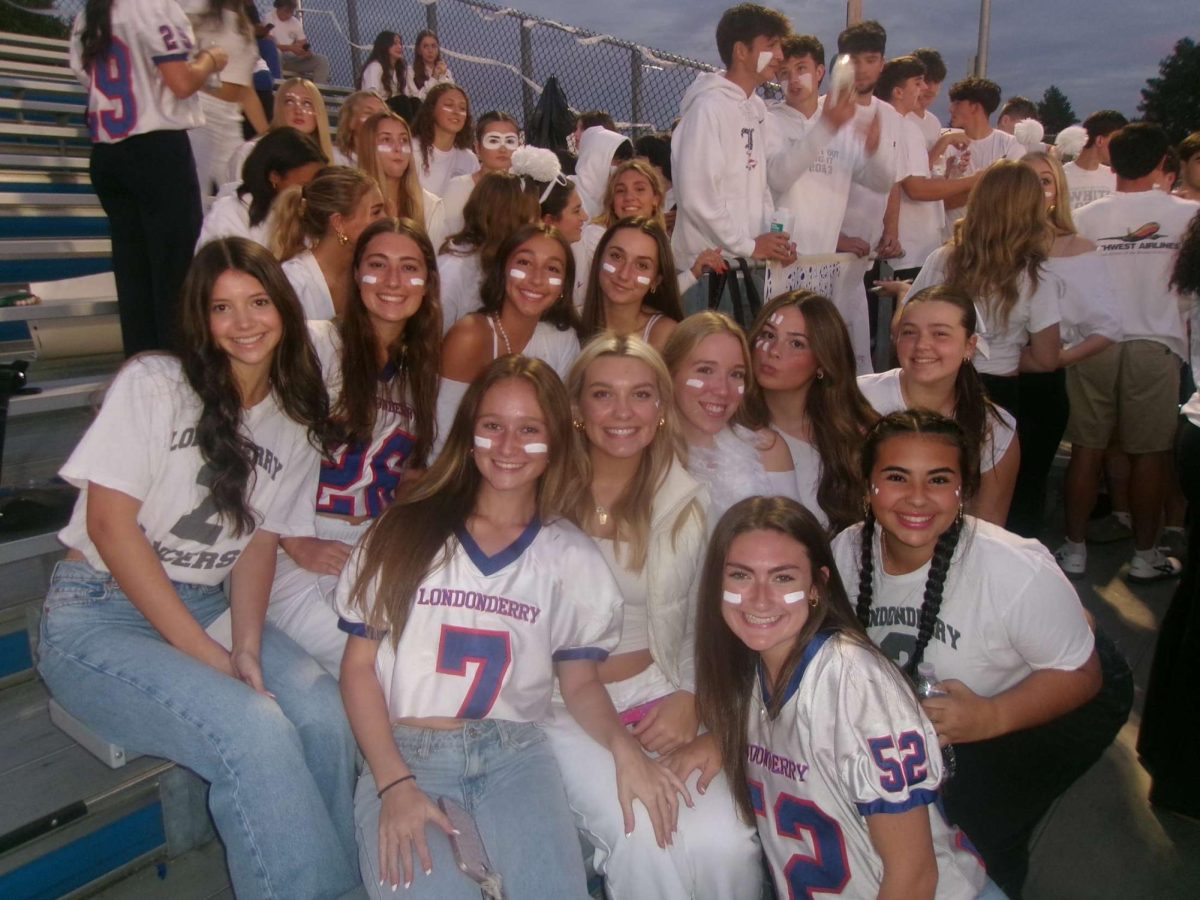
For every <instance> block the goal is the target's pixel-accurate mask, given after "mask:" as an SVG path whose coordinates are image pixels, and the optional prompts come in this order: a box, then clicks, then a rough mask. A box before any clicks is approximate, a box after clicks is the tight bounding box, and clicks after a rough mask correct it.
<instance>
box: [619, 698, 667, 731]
mask: <svg viewBox="0 0 1200 900" xmlns="http://www.w3.org/2000/svg"><path fill="white" fill-rule="evenodd" d="M665 699H666V698H665V697H658V698H657V699H655V700H650V701H648V702H646V703H643V704H641V705H640V706H633V707H630V708H629V709H627V710H625V712H623V713H621V714H620V716H618V718H619V719H620V720H621V724H622V725H624V726H625V727H626V728H632V727H633V726H634V725H636V724H637V723H638V722H640V721H642V719H644V718H646V716H647V715H649V714H650V710H652V709H654V707H656V706H658V704H660V703H662V702H663V700H665Z"/></svg>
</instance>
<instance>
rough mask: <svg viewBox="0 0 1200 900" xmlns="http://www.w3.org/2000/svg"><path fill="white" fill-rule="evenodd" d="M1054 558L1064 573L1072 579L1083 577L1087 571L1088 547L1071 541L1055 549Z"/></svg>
mask: <svg viewBox="0 0 1200 900" xmlns="http://www.w3.org/2000/svg"><path fill="white" fill-rule="evenodd" d="M1054 559H1055V561H1056V562H1057V563H1058V567H1059V568H1060V569H1062V570H1063V574H1065V575H1066V576H1067V577H1068V578H1070V579H1071V580H1072V581H1074V580H1075V579H1077V578H1082V577H1083V576H1084V573H1085V572H1086V571H1087V548H1086V547H1083V546H1079V545H1076V544H1072V543H1071V542H1070V541H1067V542H1065V543H1064V544H1063V545H1062V546H1061V547H1059V548H1058V549H1057V550H1055V551H1054Z"/></svg>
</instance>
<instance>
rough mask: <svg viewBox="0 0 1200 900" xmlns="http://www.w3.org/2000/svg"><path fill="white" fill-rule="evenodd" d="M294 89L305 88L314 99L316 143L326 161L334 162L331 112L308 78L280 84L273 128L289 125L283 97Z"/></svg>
mask: <svg viewBox="0 0 1200 900" xmlns="http://www.w3.org/2000/svg"><path fill="white" fill-rule="evenodd" d="M293 88H304V90H305V91H306V92H307V93H308V95H309V96H310V97H312V102H313V113H314V114H315V116H316V119H317V134H316V141H317V144H318V145H319V146H320V147H321V152H322V153H324V154H325V161H326V162H332V161H333V140H332V139H331V138H330V136H329V111H328V110H327V109H325V98H324V97H322V96H321V92H320V90H318V89H317V86H316V85H315V84H313V83H312V82H311V81H309V80H308V79H307V78H289V79H287V80H286V81H281V82H279V87H278V88H276V89H275V115H274V116H272V117H271V127H272V128H278V127H279V126H281V125H287V119H286V118H285V116H286V112H287V105H286V104H285V103H284V102H283V95H284V94H286V93H287V92H288V91H290V90H292V89H293Z"/></svg>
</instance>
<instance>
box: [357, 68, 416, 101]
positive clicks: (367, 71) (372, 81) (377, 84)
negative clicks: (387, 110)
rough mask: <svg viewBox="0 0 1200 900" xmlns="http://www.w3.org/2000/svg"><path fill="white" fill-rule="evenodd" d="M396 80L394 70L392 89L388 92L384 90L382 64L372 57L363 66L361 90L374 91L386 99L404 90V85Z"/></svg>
mask: <svg viewBox="0 0 1200 900" xmlns="http://www.w3.org/2000/svg"><path fill="white" fill-rule="evenodd" d="M406 71H407V70H406ZM397 82H398V79H397V78H396V74H395V71H393V72H392V89H391V91H390V92H389V91H385V90H384V89H383V64H382V63H381V62H380V61H379V60H377V59H373V60H371V61H370V62H369V63H367V64H366V65H365V66H363V72H362V90H364V91H374V92H375V93H376V94H377V95H379V96H380V97H382V98H383V99H384V100H387V99H389V98H391V97H395V96H398V95H399V94H402V93H403V92H404V85H402V84H399V83H397Z"/></svg>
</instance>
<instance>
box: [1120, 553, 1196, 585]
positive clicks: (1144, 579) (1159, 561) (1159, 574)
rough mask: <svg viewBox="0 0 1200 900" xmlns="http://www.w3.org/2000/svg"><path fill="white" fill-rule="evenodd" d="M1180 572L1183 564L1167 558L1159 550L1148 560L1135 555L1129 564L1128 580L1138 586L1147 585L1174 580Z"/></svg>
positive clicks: (1173, 558)
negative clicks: (1169, 579)
mask: <svg viewBox="0 0 1200 900" xmlns="http://www.w3.org/2000/svg"><path fill="white" fill-rule="evenodd" d="M1182 570H1183V563H1181V562H1180V561H1179V560H1177V559H1176V558H1175V557H1173V556H1167V555H1166V554H1165V553H1163V552H1162V551H1161V550H1155V551H1154V555H1153V556H1152V557H1150V558H1149V559H1147V558H1146V557H1144V556H1138V555H1137V554H1136V553H1135V554H1134V556H1133V559H1132V560H1131V561H1130V563H1129V580H1130V581H1134V582H1137V583H1138V584H1149V583H1150V582H1152V581H1162V580H1163V579H1164V578H1175V577H1177V576H1178V575H1179V573H1180V572H1181V571H1182Z"/></svg>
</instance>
